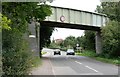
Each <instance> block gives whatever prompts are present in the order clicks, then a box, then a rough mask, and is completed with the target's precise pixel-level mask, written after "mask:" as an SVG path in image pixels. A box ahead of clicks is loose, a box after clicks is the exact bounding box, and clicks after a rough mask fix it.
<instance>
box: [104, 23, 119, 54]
mask: <svg viewBox="0 0 120 77" xmlns="http://www.w3.org/2000/svg"><path fill="white" fill-rule="evenodd" d="M119 35H120V23H119V22H116V21H110V22H109V23H108V24H107V25H106V26H105V27H103V29H102V39H103V51H104V53H107V54H109V55H111V56H119V55H120V52H119V50H120V47H119V46H120V40H119V39H120V36H119Z"/></svg>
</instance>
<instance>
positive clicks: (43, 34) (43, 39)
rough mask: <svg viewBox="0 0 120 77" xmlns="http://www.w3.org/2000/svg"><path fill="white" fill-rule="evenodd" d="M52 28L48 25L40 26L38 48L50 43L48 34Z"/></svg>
mask: <svg viewBox="0 0 120 77" xmlns="http://www.w3.org/2000/svg"><path fill="white" fill-rule="evenodd" d="M53 30H54V28H52V27H48V26H40V48H41V49H42V47H45V46H47V47H48V46H49V44H50V36H51V35H52V31H53Z"/></svg>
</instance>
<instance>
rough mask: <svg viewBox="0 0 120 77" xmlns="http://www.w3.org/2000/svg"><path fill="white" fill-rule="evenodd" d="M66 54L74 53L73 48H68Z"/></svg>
mask: <svg viewBox="0 0 120 77" xmlns="http://www.w3.org/2000/svg"><path fill="white" fill-rule="evenodd" d="M66 55H75V52H74V50H73V49H68V50H67V53H66Z"/></svg>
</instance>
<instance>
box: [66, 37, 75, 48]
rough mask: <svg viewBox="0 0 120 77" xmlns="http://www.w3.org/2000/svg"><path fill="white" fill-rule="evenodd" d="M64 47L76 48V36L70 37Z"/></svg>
mask: <svg viewBox="0 0 120 77" xmlns="http://www.w3.org/2000/svg"><path fill="white" fill-rule="evenodd" d="M64 46H65V47H70V48H71V47H72V48H73V47H74V46H76V39H75V37H74V36H69V37H67V38H66V39H65V40H64Z"/></svg>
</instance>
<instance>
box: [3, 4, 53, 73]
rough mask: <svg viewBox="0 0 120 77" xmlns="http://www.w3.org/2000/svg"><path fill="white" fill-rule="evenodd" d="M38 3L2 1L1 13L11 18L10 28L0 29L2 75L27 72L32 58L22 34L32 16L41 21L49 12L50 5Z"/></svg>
mask: <svg viewBox="0 0 120 77" xmlns="http://www.w3.org/2000/svg"><path fill="white" fill-rule="evenodd" d="M40 5H41V6H40ZM40 5H38V3H37V2H33V3H31V2H5V3H2V14H3V15H5V16H6V17H7V18H8V19H10V20H11V24H10V25H9V26H10V28H11V30H6V29H3V30H2V54H3V58H2V61H3V66H2V67H3V72H4V75H24V74H28V71H29V68H31V65H32V61H31V60H32V58H33V57H32V53H31V52H29V51H30V50H29V47H28V45H29V44H28V41H27V40H26V39H25V38H24V34H25V33H28V23H30V20H31V19H33V18H34V19H35V20H36V21H42V20H44V19H45V17H46V16H49V15H50V14H51V9H50V6H48V5H46V4H40ZM5 19H6V18H5ZM47 31H48V30H46V32H47ZM46 40H47V39H46ZM45 42H46V41H45ZM45 42H43V43H45Z"/></svg>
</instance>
